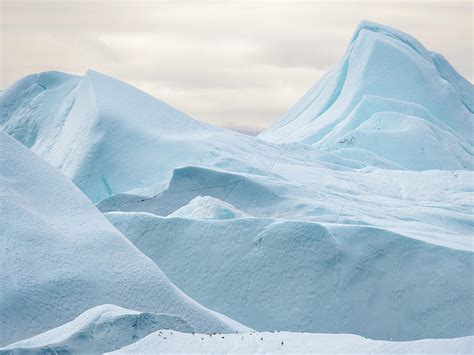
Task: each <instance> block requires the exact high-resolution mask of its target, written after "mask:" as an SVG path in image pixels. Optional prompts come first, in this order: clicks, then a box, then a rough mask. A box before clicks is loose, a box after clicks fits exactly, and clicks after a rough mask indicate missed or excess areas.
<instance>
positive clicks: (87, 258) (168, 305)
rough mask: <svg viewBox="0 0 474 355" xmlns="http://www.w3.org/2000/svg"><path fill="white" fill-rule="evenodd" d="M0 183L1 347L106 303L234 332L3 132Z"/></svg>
mask: <svg viewBox="0 0 474 355" xmlns="http://www.w3.org/2000/svg"><path fill="white" fill-rule="evenodd" d="M0 177H1V181H0V202H1V203H0V207H1V213H0V219H1V225H2V233H1V239H0V285H2V286H1V287H0V310H1V311H0V344H1V345H6V344H9V343H12V342H14V341H18V340H21V339H25V338H29V337H31V336H33V335H36V334H38V333H40V332H43V331H45V330H48V329H51V328H53V327H56V326H58V325H60V324H62V323H65V322H66V321H70V320H71V319H72V318H74V317H76V316H77V315H79V313H81V312H83V311H85V310H87V309H89V308H91V307H94V306H97V305H100V304H107V303H111V304H116V305H119V306H122V307H127V308H131V309H134V310H137V311H147V312H155V313H170V314H176V315H178V316H180V317H182V318H183V319H185V320H186V321H187V322H188V323H189V324H190V325H191V326H192V327H194V328H195V329H196V330H197V331H204V332H207V331H223V332H232V331H235V330H236V329H242V326H240V325H239V324H237V323H236V322H234V321H232V320H230V319H228V318H226V317H225V316H222V315H219V314H217V313H215V312H213V311H210V310H208V309H206V308H204V307H202V306H200V305H199V304H197V303H196V302H194V301H193V300H192V299H190V298H189V297H187V296H186V295H184V294H183V293H182V292H181V291H180V290H179V289H177V288H176V286H174V285H173V284H172V283H171V282H170V281H169V280H168V278H167V277H166V276H165V275H164V274H163V273H162V271H161V270H160V269H159V268H158V267H157V266H156V265H155V264H154V263H153V262H152V261H151V260H150V259H148V258H147V257H146V256H144V255H143V254H142V253H141V252H139V251H138V250H137V249H136V248H135V247H134V246H133V245H132V244H131V243H130V242H129V241H128V240H127V239H126V238H125V237H124V236H123V235H122V234H120V233H119V232H118V231H117V230H116V229H115V228H114V227H113V226H112V225H111V224H110V223H109V222H108V221H107V219H106V218H105V217H104V216H103V215H102V214H101V213H99V211H97V209H96V208H95V207H94V206H93V205H92V203H91V202H90V201H89V200H88V199H87V197H86V196H84V195H83V194H82V193H81V192H80V191H79V190H78V189H77V188H76V187H75V186H74V185H73V184H72V183H71V182H70V181H68V180H67V179H66V178H65V177H64V176H63V175H61V174H60V173H58V172H57V171H56V170H55V169H53V168H52V167H51V166H49V165H48V164H46V163H45V162H43V161H42V160H41V159H39V158H38V157H37V156H36V155H34V154H33V153H31V152H30V151H28V149H27V148H25V147H24V146H22V145H21V144H20V143H18V142H16V141H15V140H14V139H13V138H11V137H9V136H8V135H6V134H5V133H3V132H0ZM244 328H245V327H244Z"/></svg>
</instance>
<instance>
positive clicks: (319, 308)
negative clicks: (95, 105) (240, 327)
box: [106, 212, 474, 340]
mask: <svg viewBox="0 0 474 355" xmlns="http://www.w3.org/2000/svg"><path fill="white" fill-rule="evenodd" d="M106 216H107V218H109V220H110V221H111V222H112V223H113V224H114V225H115V226H116V227H117V228H118V229H119V230H120V231H122V232H123V234H124V235H126V236H127V237H128V238H129V239H130V241H131V242H132V243H133V244H134V245H136V246H137V247H138V248H139V249H140V250H141V251H142V252H143V253H144V254H146V255H147V256H148V257H150V258H151V259H152V260H154V261H155V262H156V263H157V264H158V265H160V267H161V269H162V270H163V271H164V272H165V273H166V275H167V276H168V277H170V279H171V280H173V282H174V283H175V284H176V285H177V286H178V287H180V288H181V289H182V290H183V291H184V292H185V293H187V294H188V295H190V296H191V297H193V298H194V299H195V300H197V301H198V302H200V303H201V304H204V305H206V306H208V307H210V308H212V309H215V310H217V311H219V312H221V313H223V314H226V315H228V316H230V317H231V318H233V319H236V320H237V321H240V322H242V323H244V324H246V325H248V326H250V327H251V328H253V329H256V330H273V329H291V330H293V331H308V332H315V333H341V332H342V333H355V334H359V335H362V336H365V337H369V338H371V339H394V340H413V339H423V338H442V337H456V336H465V335H471V334H472V329H473V326H474V322H473V318H472V314H471V313H470V312H466V309H471V310H472V309H474V300H473V297H472V295H473V294H474V285H473V283H472V282H467V280H470V277H471V276H470V275H472V270H473V266H474V265H473V258H472V252H468V251H461V250H454V249H451V248H446V247H442V246H437V245H432V244H428V243H425V242H421V241H417V240H414V239H409V238H406V237H405V236H402V235H398V234H394V233H390V232H387V231H385V230H382V229H378V228H373V227H367V226H342V225H334V224H319V223H315V222H303V221H281V220H274V219H263V218H248V219H238V220H215V221H209V220H194V219H183V218H166V217H158V216H155V215H152V214H149V213H143V212H141V213H140V212H109V213H106ZM235 295H238V297H235ZM381 315H383V317H381Z"/></svg>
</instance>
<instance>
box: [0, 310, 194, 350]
mask: <svg viewBox="0 0 474 355" xmlns="http://www.w3.org/2000/svg"><path fill="white" fill-rule="evenodd" d="M160 329H176V330H179V331H182V332H186V333H191V332H193V331H194V329H193V328H192V327H191V326H190V325H189V324H188V323H187V322H186V321H185V320H183V319H182V318H180V317H178V316H174V315H169V314H163V313H161V314H159V313H148V312H137V311H132V310H129V309H125V308H122V307H118V306H115V305H110V304H107V305H101V306H97V307H94V308H91V309H89V310H87V311H85V312H84V313H82V314H81V315H79V316H78V317H77V318H76V319H74V320H73V321H71V322H69V323H66V324H63V325H61V326H59V327H57V328H54V329H52V330H49V331H47V332H45V333H42V334H39V335H36V336H34V337H33V338H30V339H27V340H22V341H19V342H17V343H14V344H11V345H9V346H6V347H4V348H0V353H12V354H38V353H48V354H50V353H54V354H59V353H88V354H102V353H104V352H107V351H113V350H117V349H120V348H122V347H124V346H126V345H129V344H131V343H134V342H136V341H137V340H139V339H141V338H143V337H144V336H147V335H148V334H150V333H153V332H155V331H158V330H160Z"/></svg>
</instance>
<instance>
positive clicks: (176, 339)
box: [111, 331, 474, 354]
mask: <svg viewBox="0 0 474 355" xmlns="http://www.w3.org/2000/svg"><path fill="white" fill-rule="evenodd" d="M190 349H192V350H191V351H192V353H198V354H216V353H218V354H230V353H231V354H267V353H278V354H282V353H291V354H361V353H363V354H472V352H473V350H474V337H464V338H456V339H426V340H418V341H410V342H390V341H375V340H370V339H365V338H362V337H359V336H356V335H349V334H311V333H290V332H262V333H260V332H252V333H245V334H183V333H179V332H171V331H162V332H159V333H153V334H151V335H149V336H147V337H145V338H144V339H142V340H139V341H138V342H136V343H135V344H132V345H129V346H127V347H125V348H123V349H120V350H117V351H114V352H113V353H111V354H170V353H173V354H175V353H189V351H190Z"/></svg>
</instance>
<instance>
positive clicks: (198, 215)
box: [168, 196, 248, 219]
mask: <svg viewBox="0 0 474 355" xmlns="http://www.w3.org/2000/svg"><path fill="white" fill-rule="evenodd" d="M168 217H181V218H191V219H237V218H245V217H248V215H247V214H246V213H245V212H243V211H240V210H239V209H237V208H235V207H234V206H232V205H231V204H230V203H227V202H224V201H222V200H219V199H217V198H214V197H211V196H197V197H195V198H193V199H192V200H191V201H190V202H189V203H188V204H187V205H185V206H183V207H181V208H179V209H177V210H176V211H174V212H173V213H171V214H170V215H168Z"/></svg>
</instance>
